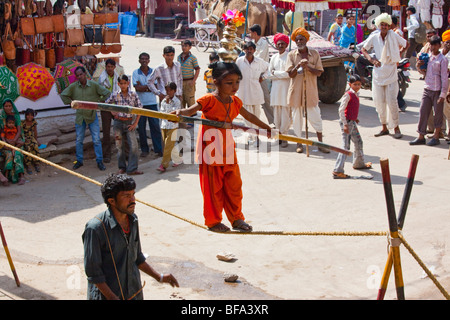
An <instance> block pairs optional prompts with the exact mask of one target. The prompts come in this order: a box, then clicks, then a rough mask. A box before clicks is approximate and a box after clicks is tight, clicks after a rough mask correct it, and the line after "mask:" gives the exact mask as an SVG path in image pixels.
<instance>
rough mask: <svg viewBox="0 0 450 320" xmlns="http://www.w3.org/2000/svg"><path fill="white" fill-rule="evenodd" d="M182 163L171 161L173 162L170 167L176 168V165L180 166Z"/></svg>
mask: <svg viewBox="0 0 450 320" xmlns="http://www.w3.org/2000/svg"><path fill="white" fill-rule="evenodd" d="M182 164H183V162H181V163H173V164H172V167H174V168H176V167H178V166H181V165H182Z"/></svg>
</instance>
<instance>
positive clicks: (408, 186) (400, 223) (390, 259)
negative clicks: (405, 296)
mask: <svg viewBox="0 0 450 320" xmlns="http://www.w3.org/2000/svg"><path fill="white" fill-rule="evenodd" d="M418 161H419V156H418V155H416V154H413V155H412V157H411V163H410V166H409V171H408V179H407V181H406V187H405V191H404V194H403V199H402V204H401V205H400V213H399V218H398V222H397V224H398V228H399V230H401V229H403V224H404V222H405V216H406V209H407V207H408V204H409V197H410V195H411V190H412V186H413V184H414V178H415V175H416V168H417V163H418ZM392 252H393V251H392V249H391V248H389V255H388V259H387V262H386V266H385V268H384V273H383V277H382V282H381V285H380V289H379V291H378V297H377V300H383V298H384V295H385V293H386V289H387V284H388V280H389V276H390V273H391V269H392V263H393V253H392Z"/></svg>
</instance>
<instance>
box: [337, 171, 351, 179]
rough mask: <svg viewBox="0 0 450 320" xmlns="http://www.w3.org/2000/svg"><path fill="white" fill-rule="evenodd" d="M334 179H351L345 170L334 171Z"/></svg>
mask: <svg viewBox="0 0 450 320" xmlns="http://www.w3.org/2000/svg"><path fill="white" fill-rule="evenodd" d="M333 179H350V176H349V175H348V174H345V173H343V172H333Z"/></svg>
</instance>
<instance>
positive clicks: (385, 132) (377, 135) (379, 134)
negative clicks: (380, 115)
mask: <svg viewBox="0 0 450 320" xmlns="http://www.w3.org/2000/svg"><path fill="white" fill-rule="evenodd" d="M388 134H389V130H381V131H380V132H378V133H375V134H374V136H375V137H381V136H386V135H388Z"/></svg>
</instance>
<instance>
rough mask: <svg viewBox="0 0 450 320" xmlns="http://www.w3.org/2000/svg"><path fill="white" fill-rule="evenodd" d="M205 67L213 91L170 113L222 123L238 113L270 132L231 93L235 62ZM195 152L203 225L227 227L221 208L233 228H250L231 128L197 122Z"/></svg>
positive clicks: (233, 91)
mask: <svg viewBox="0 0 450 320" xmlns="http://www.w3.org/2000/svg"><path fill="white" fill-rule="evenodd" d="M209 68H211V69H212V77H213V79H214V84H215V85H216V87H217V90H216V91H215V92H213V93H208V94H206V95H205V96H203V97H201V98H200V99H198V100H197V102H196V103H195V104H194V105H192V106H191V107H189V108H187V109H181V110H177V111H174V112H173V113H175V114H176V115H178V116H180V115H181V116H191V115H193V114H195V113H196V112H197V111H201V112H202V119H209V120H215V121H222V122H232V121H233V119H234V118H236V117H237V116H238V115H241V116H242V117H244V119H246V120H248V121H249V122H251V123H253V124H255V125H257V126H258V127H260V128H262V129H266V130H268V131H270V130H271V128H270V127H269V125H267V124H265V123H264V122H262V121H261V120H260V119H259V118H258V117H256V116H255V115H254V114H252V113H250V112H248V111H247V110H246V109H244V108H242V101H241V100H240V99H239V98H238V97H236V96H235V94H236V92H237V91H238V89H239V82H240V80H241V79H242V74H241V71H240V70H239V68H238V67H237V66H236V64H235V63H231V62H214V63H212V64H211V65H210V66H209ZM196 151H197V154H196V160H197V162H198V163H199V176H200V187H201V190H202V193H203V215H204V217H205V225H206V226H207V227H208V228H209V230H211V231H215V232H227V231H229V230H230V228H228V227H227V226H226V225H224V224H223V223H222V210H225V213H226V215H227V218H228V220H229V221H230V223H231V225H232V227H233V228H234V229H236V230H240V231H248V232H250V231H252V227H251V226H250V225H249V224H247V223H246V222H245V218H244V215H243V213H242V180H241V174H240V171H239V165H238V163H237V158H236V150H235V142H234V139H233V136H232V133H231V130H230V129H222V128H213V127H210V126H206V125H201V126H200V129H199V133H198V139H197V148H196Z"/></svg>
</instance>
